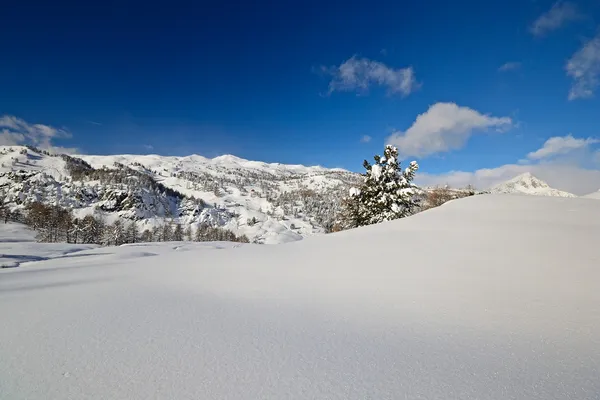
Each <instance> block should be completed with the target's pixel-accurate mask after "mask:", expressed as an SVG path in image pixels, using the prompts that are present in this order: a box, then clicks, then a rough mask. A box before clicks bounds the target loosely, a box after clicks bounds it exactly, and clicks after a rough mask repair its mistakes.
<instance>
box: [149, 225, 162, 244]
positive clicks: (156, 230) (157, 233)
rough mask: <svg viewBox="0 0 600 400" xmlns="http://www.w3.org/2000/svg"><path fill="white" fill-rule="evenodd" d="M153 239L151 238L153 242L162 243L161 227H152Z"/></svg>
mask: <svg viewBox="0 0 600 400" xmlns="http://www.w3.org/2000/svg"><path fill="white" fill-rule="evenodd" d="M151 235H152V238H151V240H150V241H151V242H160V238H161V227H159V226H153V227H152V234H151Z"/></svg>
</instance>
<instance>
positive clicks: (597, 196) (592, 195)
mask: <svg viewBox="0 0 600 400" xmlns="http://www.w3.org/2000/svg"><path fill="white" fill-rule="evenodd" d="M582 197H584V198H586V199H600V190H598V191H597V192H593V193H590V194H586V195H585V196H582Z"/></svg>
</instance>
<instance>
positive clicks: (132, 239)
mask: <svg viewBox="0 0 600 400" xmlns="http://www.w3.org/2000/svg"><path fill="white" fill-rule="evenodd" d="M139 236H140V231H139V229H138V226H137V223H136V222H135V221H131V222H130V223H129V224H128V225H127V230H126V232H125V237H126V239H125V241H126V242H127V243H137V242H138V239H139Z"/></svg>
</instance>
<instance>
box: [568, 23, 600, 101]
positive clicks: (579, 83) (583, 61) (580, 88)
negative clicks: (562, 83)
mask: <svg viewBox="0 0 600 400" xmlns="http://www.w3.org/2000/svg"><path fill="white" fill-rule="evenodd" d="M565 68H566V70H567V75H568V76H570V77H571V78H572V79H573V84H572V85H571V90H570V91H569V100H575V99H585V98H589V97H592V96H593V95H594V91H595V90H596V88H597V87H598V84H599V83H600V81H599V77H600V32H599V33H598V34H597V35H596V37H594V38H593V39H591V40H589V41H588V42H587V43H585V44H584V45H583V47H582V48H580V49H579V50H577V52H576V53H575V54H573V56H572V57H571V59H570V60H569V61H568V62H567V65H566V67H565Z"/></svg>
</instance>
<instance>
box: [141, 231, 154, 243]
mask: <svg viewBox="0 0 600 400" xmlns="http://www.w3.org/2000/svg"><path fill="white" fill-rule="evenodd" d="M140 241H141V242H142V243H149V242H151V241H152V232H150V230H148V229H144V232H142V236H140Z"/></svg>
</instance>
